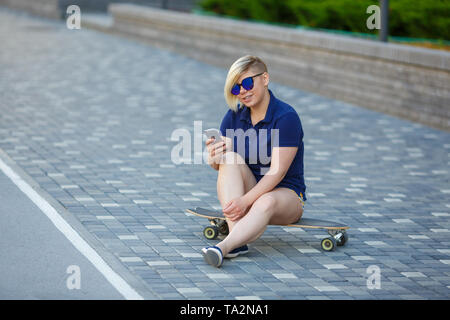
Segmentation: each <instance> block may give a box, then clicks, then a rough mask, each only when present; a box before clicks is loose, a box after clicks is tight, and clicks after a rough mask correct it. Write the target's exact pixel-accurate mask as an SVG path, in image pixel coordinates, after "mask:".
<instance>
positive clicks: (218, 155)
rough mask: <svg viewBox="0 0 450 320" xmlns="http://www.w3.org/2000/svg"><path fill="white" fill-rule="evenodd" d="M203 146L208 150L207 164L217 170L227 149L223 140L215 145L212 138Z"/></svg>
mask: <svg viewBox="0 0 450 320" xmlns="http://www.w3.org/2000/svg"><path fill="white" fill-rule="evenodd" d="M205 144H206V148H207V150H208V164H209V165H210V166H212V167H213V168H214V169H216V170H217V169H218V166H219V163H221V162H222V157H223V156H224V155H225V152H226V149H227V148H226V143H225V140H224V139H222V141H219V142H216V143H215V142H214V138H209V139H207V140H206V142H205Z"/></svg>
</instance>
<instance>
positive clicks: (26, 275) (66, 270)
mask: <svg viewBox="0 0 450 320" xmlns="http://www.w3.org/2000/svg"><path fill="white" fill-rule="evenodd" d="M78 287H79V289H78ZM70 288H72V289H70ZM0 299H20V300H22V299H58V300H59V299H123V297H122V295H121V294H120V293H119V292H118V291H117V290H116V289H115V288H114V287H113V286H112V285H111V284H110V283H109V282H108V281H107V280H106V279H105V277H104V276H103V275H102V274H101V273H100V272H99V271H98V270H97V269H96V268H95V267H94V266H93V265H92V263H91V262H90V261H88V260H87V258H86V257H85V256H83V255H82V254H81V253H80V252H79V251H78V250H77V249H76V248H75V247H74V246H73V245H72V243H71V242H70V241H69V240H68V239H67V238H66V237H65V236H64V235H63V234H62V233H61V232H60V231H59V230H58V229H57V228H56V227H55V225H54V224H53V223H52V222H51V221H50V219H49V218H47V216H46V215H45V214H44V213H43V212H42V211H41V210H40V209H39V208H38V207H37V206H36V205H35V204H34V203H33V202H32V201H31V200H30V199H29V198H28V197H27V196H26V195H25V194H24V193H23V192H22V191H21V190H20V189H19V188H18V187H17V186H16V185H15V184H14V183H13V182H12V181H11V180H10V179H9V178H8V177H7V176H6V175H5V174H4V173H3V172H2V171H0Z"/></svg>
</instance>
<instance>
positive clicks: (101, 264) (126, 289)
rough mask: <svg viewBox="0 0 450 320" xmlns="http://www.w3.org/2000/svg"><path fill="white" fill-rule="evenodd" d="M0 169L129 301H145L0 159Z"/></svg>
mask: <svg viewBox="0 0 450 320" xmlns="http://www.w3.org/2000/svg"><path fill="white" fill-rule="evenodd" d="M0 169H1V170H2V171H3V173H4V174H5V175H6V176H7V177H8V178H9V179H11V181H12V182H14V184H15V185H16V186H17V187H18V188H19V189H20V190H21V191H22V192H23V193H25V195H26V196H27V197H28V198H30V199H31V201H33V203H34V204H35V205H36V206H38V208H39V209H41V210H42V212H44V213H45V215H46V216H47V217H48V218H49V219H50V221H51V222H52V223H53V224H54V225H55V226H56V228H57V229H58V230H59V231H61V233H62V234H63V235H64V236H65V237H66V238H67V239H68V240H69V241H70V242H71V243H72V244H73V245H74V246H75V248H77V249H78V251H80V252H81V253H82V254H83V255H84V256H85V257H86V258H87V259H88V260H89V261H90V262H91V263H92V264H93V265H94V267H96V268H97V270H98V271H99V272H100V273H102V274H103V275H104V277H105V278H106V279H107V280H108V281H109V283H111V285H112V286H113V287H114V288H116V289H117V291H119V293H120V294H121V295H122V296H123V297H124V298H125V299H127V300H143V297H142V296H141V295H139V294H138V293H137V292H136V291H135V290H134V289H133V288H132V287H131V286H130V285H129V284H128V283H127V282H126V281H125V280H124V279H123V278H122V277H121V276H119V275H118V274H117V273H116V272H114V270H112V269H111V267H110V266H108V264H107V263H106V262H105V261H104V260H103V259H102V257H100V255H99V254H98V253H97V252H96V251H95V250H94V249H93V248H92V247H91V246H90V245H89V244H88V243H87V242H86V241H85V240H84V239H83V238H81V236H80V235H79V234H78V232H76V231H75V230H74V229H73V228H72V227H71V226H70V225H69V224H68V223H67V222H66V221H65V220H64V219H63V217H61V215H60V214H59V213H58V212H57V211H56V210H55V209H54V208H53V207H52V206H51V205H50V204H49V203H48V202H47V201H46V200H45V199H44V198H42V197H41V196H40V195H39V194H38V193H37V192H36V191H35V190H34V189H33V188H32V187H31V186H30V185H29V184H28V183H27V182H26V181H24V180H23V179H22V178H20V177H19V176H18V175H17V174H16V173H15V172H14V171H13V170H12V169H11V168H10V167H9V166H8V165H7V164H5V163H4V162H3V161H2V160H1V159H0Z"/></svg>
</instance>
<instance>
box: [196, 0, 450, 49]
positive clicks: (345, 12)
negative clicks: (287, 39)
mask: <svg viewBox="0 0 450 320" xmlns="http://www.w3.org/2000/svg"><path fill="white" fill-rule="evenodd" d="M372 4H376V5H379V1H377V0H201V1H200V2H199V5H200V7H201V8H202V9H203V10H206V11H211V12H214V13H216V14H219V15H225V16H231V17H237V18H241V19H248V20H256V21H264V22H271V23H281V24H289V25H301V26H307V27H313V28H324V29H333V30H345V31H351V32H360V33H369V34H376V33H378V31H377V30H369V29H367V27H366V20H367V18H368V17H369V14H367V13H366V9H367V7H368V6H370V5H372ZM389 7H390V9H389V15H390V19H389V34H390V35H393V36H398V37H411V38H428V39H441V40H449V33H450V18H449V17H450V0H422V1H420V0H416V1H411V0H390V1H389Z"/></svg>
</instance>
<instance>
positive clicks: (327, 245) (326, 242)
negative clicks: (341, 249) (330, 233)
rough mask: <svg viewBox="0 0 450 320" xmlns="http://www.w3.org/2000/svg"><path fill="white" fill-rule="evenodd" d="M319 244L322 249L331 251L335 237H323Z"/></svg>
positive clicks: (334, 243)
mask: <svg viewBox="0 0 450 320" xmlns="http://www.w3.org/2000/svg"><path fill="white" fill-rule="evenodd" d="M321 245H322V249H323V250H325V251H333V250H334V248H335V247H336V239H334V238H333V237H330V238H325V239H323V240H322V242H321Z"/></svg>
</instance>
